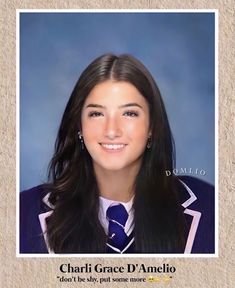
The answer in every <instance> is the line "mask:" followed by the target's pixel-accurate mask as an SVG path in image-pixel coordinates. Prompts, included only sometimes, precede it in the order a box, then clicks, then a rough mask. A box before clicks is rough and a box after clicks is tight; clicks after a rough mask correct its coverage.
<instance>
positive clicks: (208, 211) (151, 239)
mask: <svg viewBox="0 0 235 288" xmlns="http://www.w3.org/2000/svg"><path fill="white" fill-rule="evenodd" d="M173 168H174V145H173V139H172V135H171V131H170V127H169V123H168V119H167V115H166V111H165V108H164V104H163V101H162V98H161V95H160V92H159V89H158V87H157V85H156V83H155V81H154V79H153V78H152V76H151V74H150V73H149V71H148V70H147V69H146V68H145V67H144V66H143V64H142V63H140V62H139V61H138V60H137V59H135V58H134V57H132V56H130V55H121V56H116V55H113V54H105V55H103V56H101V57H99V58H97V59H96V60H94V61H93V62H92V63H91V64H90V65H89V66H88V67H87V68H86V69H85V71H84V72H83V73H82V75H81V76H80V78H79V80H78V82H77V83H76V85H75V88H74V90H73V92H72V94H71V97H70V99H69V102H68V104H67V107H66V109H65V112H64V115H63V118H62V122H61V125H60V128H59V132H58V137H57V141H56V147H55V153H54V156H53V158H52V160H51V163H50V170H49V171H50V173H49V181H48V183H47V184H44V185H41V186H38V187H35V188H32V189H30V190H28V191H24V192H22V193H21V203H20V205H21V206H20V208H21V209H20V210H21V215H20V223H21V227H20V252H21V253H47V252H49V253H214V195H213V193H212V190H213V187H211V186H210V185H209V184H207V183H205V182H203V181H200V180H198V179H195V178H192V177H182V179H179V178H178V177H176V176H174V174H173V173H171V175H169V174H166V171H172V170H173Z"/></svg>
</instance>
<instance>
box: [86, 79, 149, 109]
mask: <svg viewBox="0 0 235 288" xmlns="http://www.w3.org/2000/svg"><path fill="white" fill-rule="evenodd" d="M133 101H134V102H138V103H140V104H145V105H147V102H146V100H145V98H144V97H143V96H142V94H141V93H140V92H139V90H138V89H137V88H136V87H135V86H134V85H133V84H131V83H129V82H125V81H112V80H108V81H104V82H102V83H99V84H97V85H96V86H95V87H94V88H93V89H92V90H91V92H90V93H89V95H88V96H87V98H86V101H85V104H89V103H90V102H95V103H99V104H105V102H112V104H114V103H118V104H124V103H126V102H133Z"/></svg>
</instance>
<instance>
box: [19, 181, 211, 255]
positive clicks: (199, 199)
mask: <svg viewBox="0 0 235 288" xmlns="http://www.w3.org/2000/svg"><path fill="white" fill-rule="evenodd" d="M179 185H180V201H181V203H182V204H181V205H182V207H183V208H184V215H185V219H186V222H187V224H188V225H187V226H188V231H187V241H186V246H185V250H184V253H185V254H188V253H215V196H214V187H213V186H212V185H210V184H208V183H206V182H204V181H202V180H200V179H197V178H194V177H189V176H182V177H179ZM48 197H49V193H48V191H44V190H43V188H42V186H37V187H34V188H32V189H29V190H26V191H23V192H21V193H20V253H35V254H37V253H39V254H41V253H53V251H50V249H49V247H48V245H47V236H46V218H47V217H48V216H49V215H50V214H51V213H53V207H52V206H51V204H50V203H49V201H48ZM132 203H133V199H131V200H130V201H129V202H128V203H122V204H123V205H124V207H125V209H126V210H127V212H128V216H129V217H128V220H127V223H126V225H125V233H126V234H127V239H126V243H125V245H124V247H123V248H122V250H120V249H118V248H116V247H114V246H112V243H111V245H110V244H109V243H107V251H106V252H107V253H139V252H138V251H135V246H134V211H133V209H132ZM115 204H116V203H115V201H112V200H107V199H105V198H102V197H100V211H99V219H100V222H101V225H102V226H103V227H104V230H105V232H106V234H107V233H108V231H107V230H108V225H109V224H108V220H107V219H106V211H107V209H108V207H109V206H110V205H115Z"/></svg>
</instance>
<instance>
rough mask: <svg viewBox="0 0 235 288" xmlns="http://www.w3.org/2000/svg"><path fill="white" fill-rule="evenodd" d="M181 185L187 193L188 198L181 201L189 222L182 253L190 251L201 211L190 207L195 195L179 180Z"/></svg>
mask: <svg viewBox="0 0 235 288" xmlns="http://www.w3.org/2000/svg"><path fill="white" fill-rule="evenodd" d="M179 181H180V182H181V183H182V185H183V186H184V188H185V190H186V192H187V193H188V198H187V200H186V201H185V202H183V204H182V206H183V207H184V208H185V210H184V214H185V215H186V220H187V222H188V223H189V225H190V227H189V232H188V238H187V242H186V246H185V250H184V253H185V254H189V253H191V251H192V248H193V243H194V240H195V237H196V233H197V230H198V225H199V222H200V218H201V212H199V211H196V210H192V209H190V205H191V204H192V203H193V202H195V201H197V197H196V195H195V194H194V193H193V191H192V190H191V189H190V188H189V187H188V186H187V185H186V184H185V183H184V182H183V181H182V180H179Z"/></svg>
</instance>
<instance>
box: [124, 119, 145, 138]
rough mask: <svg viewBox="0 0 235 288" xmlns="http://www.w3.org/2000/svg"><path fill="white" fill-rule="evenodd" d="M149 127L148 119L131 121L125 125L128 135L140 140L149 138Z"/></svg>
mask: <svg viewBox="0 0 235 288" xmlns="http://www.w3.org/2000/svg"><path fill="white" fill-rule="evenodd" d="M148 127H149V125H148V121H137V122H130V123H125V125H124V129H125V133H126V135H129V136H130V137H131V138H136V139H138V140H140V141H141V140H142V141H145V140H146V139H147V138H148Z"/></svg>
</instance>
